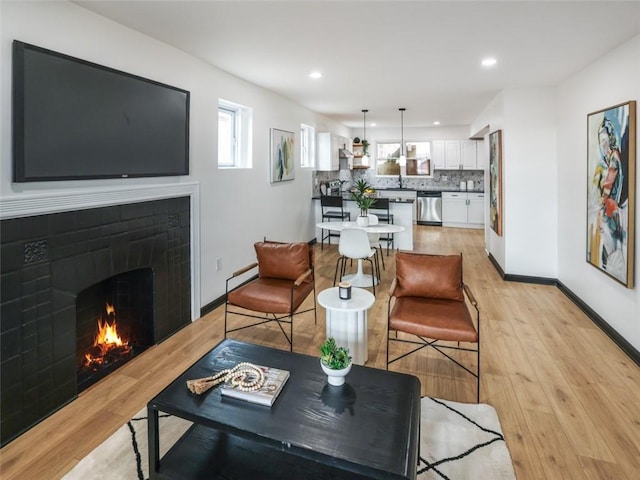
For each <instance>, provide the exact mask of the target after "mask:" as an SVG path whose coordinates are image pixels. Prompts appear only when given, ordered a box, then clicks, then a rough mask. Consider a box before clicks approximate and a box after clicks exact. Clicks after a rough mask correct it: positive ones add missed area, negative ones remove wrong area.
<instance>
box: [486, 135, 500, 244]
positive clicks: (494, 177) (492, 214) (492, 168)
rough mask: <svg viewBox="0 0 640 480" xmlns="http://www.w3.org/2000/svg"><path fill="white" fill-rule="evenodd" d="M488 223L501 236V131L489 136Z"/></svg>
mask: <svg viewBox="0 0 640 480" xmlns="http://www.w3.org/2000/svg"><path fill="white" fill-rule="evenodd" d="M489 222H490V224H491V228H492V229H493V231H494V232H496V234H497V235H498V236H502V130H496V131H495V132H493V133H491V134H490V135H489Z"/></svg>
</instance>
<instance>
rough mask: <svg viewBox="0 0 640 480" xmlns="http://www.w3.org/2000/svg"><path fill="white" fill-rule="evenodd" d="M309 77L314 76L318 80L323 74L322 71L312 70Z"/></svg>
mask: <svg viewBox="0 0 640 480" xmlns="http://www.w3.org/2000/svg"><path fill="white" fill-rule="evenodd" d="M309 77H311V78H313V79H314V80H317V79H318V78H322V74H321V73H320V72H311V73H310V74H309Z"/></svg>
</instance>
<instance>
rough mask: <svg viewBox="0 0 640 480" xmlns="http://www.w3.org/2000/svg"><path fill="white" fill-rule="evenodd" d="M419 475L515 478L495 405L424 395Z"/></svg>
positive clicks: (492, 479) (456, 479) (422, 478)
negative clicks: (458, 401) (453, 400)
mask: <svg viewBox="0 0 640 480" xmlns="http://www.w3.org/2000/svg"><path fill="white" fill-rule="evenodd" d="M420 406H421V414H420V416H421V418H420V437H421V438H420V465H419V466H418V478H419V479H420V480H427V479H450V480H463V479H478V480H484V479H487V480H503V479H504V480H513V479H515V478H516V477H515V474H514V471H513V465H512V463H511V456H510V455H509V450H508V449H507V445H506V444H505V441H504V437H503V436H502V429H501V428H500V421H499V420H498V414H497V413H496V410H495V408H493V407H492V406H490V405H485V404H475V403H457V402H450V401H447V400H438V399H437V398H429V397H424V398H423V399H422V402H421V405H420Z"/></svg>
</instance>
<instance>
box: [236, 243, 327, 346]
mask: <svg viewBox="0 0 640 480" xmlns="http://www.w3.org/2000/svg"><path fill="white" fill-rule="evenodd" d="M271 243H279V242H271ZM309 256H310V259H309V262H310V268H309V269H308V270H306V271H305V272H304V273H303V274H301V275H300V276H299V277H298V278H297V279H296V280H280V279H275V280H278V281H281V282H290V284H291V286H290V287H289V289H290V297H289V298H290V300H289V311H288V312H286V313H274V312H270V311H261V310H252V309H250V308H246V307H243V306H242V305H236V304H234V303H231V302H229V293H232V292H234V291H235V290H238V289H239V288H242V287H245V286H247V285H249V284H251V283H253V282H258V281H260V278H259V277H258V276H257V273H256V275H255V276H254V277H252V278H249V279H246V280H245V281H243V282H242V283H239V284H237V285H235V286H233V287H232V288H231V289H229V286H230V282H232V281H240V277H242V276H243V275H244V274H246V273H248V272H250V271H251V270H253V269H256V268H258V266H259V264H258V262H254V263H252V264H251V265H247V266H246V267H244V268H241V269H240V270H237V271H236V272H234V273H233V274H232V276H231V277H229V278H227V280H226V282H225V308H224V337H225V338H227V334H229V333H232V332H237V331H239V330H244V329H247V328H251V327H256V326H258V325H263V324H266V323H269V322H275V323H277V324H278V327H279V328H280V331H281V332H282V334H283V335H284V337H285V338H286V340H287V342H288V343H289V350H290V351H293V317H294V316H296V315H301V314H303V313H308V312H311V311H313V316H314V323H315V324H316V325H317V324H318V315H317V309H316V284H315V273H314V265H313V260H312V258H313V249H311V248H310V249H309ZM310 277H311V281H312V283H313V289H312V291H313V307H311V308H307V309H305V310H300V311H297V309H298V308H300V306H301V305H302V304H303V303H304V302H305V301H306V300H307V298H308V297H309V295H308V294H307V295H306V296H305V297H304V298H302V299H300V301H299V302H298V303H297V304H296V303H295V300H294V296H295V295H294V294H295V289H296V288H298V287H300V286H302V284H303V282H304V281H305V280H307V279H308V278H310ZM309 293H311V292H309ZM236 308H241V309H243V310H242V311H239V310H236ZM250 312H260V313H262V315H258V314H256V313H250ZM228 315H239V316H244V317H250V318H255V319H258V320H260V321H258V322H253V323H251V324H249V325H243V326H240V327H235V328H228V319H227V316H228ZM283 325H284V326H283ZM287 325H288V332H287V330H285V327H286V326H287Z"/></svg>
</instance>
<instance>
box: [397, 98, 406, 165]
mask: <svg viewBox="0 0 640 480" xmlns="http://www.w3.org/2000/svg"><path fill="white" fill-rule="evenodd" d="M398 110H400V159H399V160H398V165H400V166H401V167H404V166H406V165H407V156H406V155H405V152H404V111H405V110H406V108H399V109H398Z"/></svg>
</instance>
